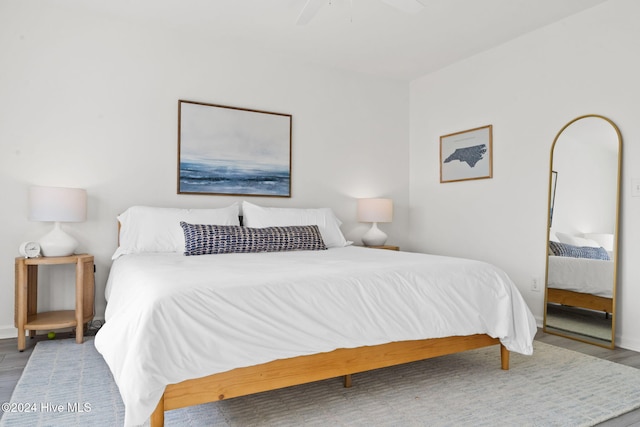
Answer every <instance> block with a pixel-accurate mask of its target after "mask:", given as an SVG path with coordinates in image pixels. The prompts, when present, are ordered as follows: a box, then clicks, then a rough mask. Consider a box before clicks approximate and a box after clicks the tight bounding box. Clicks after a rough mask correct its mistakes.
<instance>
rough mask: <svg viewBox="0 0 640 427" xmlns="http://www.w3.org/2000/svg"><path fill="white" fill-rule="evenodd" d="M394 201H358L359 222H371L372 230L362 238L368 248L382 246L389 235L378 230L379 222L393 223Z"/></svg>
mask: <svg viewBox="0 0 640 427" xmlns="http://www.w3.org/2000/svg"><path fill="white" fill-rule="evenodd" d="M392 219H393V201H392V200H391V199H358V221H360V222H371V223H372V224H371V228H370V229H369V231H367V232H366V233H365V234H364V235H363V236H362V243H364V244H365V245H366V246H381V245H384V243H385V242H386V241H387V235H386V234H385V232H384V231H382V230H380V229H379V228H378V223H379V222H391V220H392Z"/></svg>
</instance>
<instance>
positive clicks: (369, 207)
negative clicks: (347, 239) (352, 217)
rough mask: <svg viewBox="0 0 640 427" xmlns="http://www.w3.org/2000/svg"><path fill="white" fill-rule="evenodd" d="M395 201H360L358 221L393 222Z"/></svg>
mask: <svg viewBox="0 0 640 427" xmlns="http://www.w3.org/2000/svg"><path fill="white" fill-rule="evenodd" d="M392 220H393V201H392V200H391V199H358V221H360V222H391V221H392Z"/></svg>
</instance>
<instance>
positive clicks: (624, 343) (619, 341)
mask: <svg viewBox="0 0 640 427" xmlns="http://www.w3.org/2000/svg"><path fill="white" fill-rule="evenodd" d="M616 347H621V348H625V349H627V350H633V351H637V352H640V341H638V340H634V339H627V338H624V337H620V336H616Z"/></svg>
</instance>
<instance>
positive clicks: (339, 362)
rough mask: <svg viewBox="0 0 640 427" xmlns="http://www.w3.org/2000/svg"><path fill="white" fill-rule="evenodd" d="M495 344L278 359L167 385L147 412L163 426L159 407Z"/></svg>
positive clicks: (431, 342)
mask: <svg viewBox="0 0 640 427" xmlns="http://www.w3.org/2000/svg"><path fill="white" fill-rule="evenodd" d="M496 344H500V341H499V340H498V339H497V338H491V337H490V336H488V335H484V334H478V335H469V336H456V337H446V338H432V339H425V340H417V341H401V342H392V343H388V344H381V345H376V346H367V347H358V348H352V349H345V348H343V349H338V350H334V351H331V352H328V353H319V354H313V355H308V356H299V357H293V358H290V359H280V360H275V361H273V362H268V363H264V364H260V365H255V366H249V367H246V368H238V369H233V370H231V371H227V372H222V373H219V374H214V375H209V376H207V377H202V378H196V379H192V380H186V381H183V382H180V383H177V384H169V385H168V386H167V387H166V388H165V391H164V394H163V396H162V397H161V398H160V401H159V402H158V406H157V407H156V409H155V411H154V412H153V414H151V427H159V426H163V425H164V411H168V410H171V409H178V408H184V407H186V406H192V405H198V404H201V403H207V402H215V401H218V400H223V399H229V398H232V397H239V396H246V395H248V394H253V393H259V392H262V391H268V390H275V389H279V388H284V387H289V386H293V385H299V384H304V383H309V382H313V381H319V380H324V379H328V378H335V377H340V376H344V386H345V387H350V386H351V374H354V373H357V372H364V371H369V370H372V369H378V368H384V367H389V366H394V365H399V364H402V363H408V362H415V361H418V360H423V359H429V358H432V357H438V356H444V355H447V354H453V353H459V352H462V351H466V350H472V349H476V348H481V347H486V346H491V345H496ZM500 357H501V367H502V369H504V370H507V369H509V351H508V350H507V349H506V348H505V347H504V346H503V345H502V344H500Z"/></svg>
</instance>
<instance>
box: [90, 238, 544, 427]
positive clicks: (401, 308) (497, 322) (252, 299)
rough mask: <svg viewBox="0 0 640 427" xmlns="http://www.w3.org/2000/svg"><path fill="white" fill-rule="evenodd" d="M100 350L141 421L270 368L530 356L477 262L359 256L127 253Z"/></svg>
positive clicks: (524, 326)
mask: <svg viewBox="0 0 640 427" xmlns="http://www.w3.org/2000/svg"><path fill="white" fill-rule="evenodd" d="M106 296H107V300H108V305H107V310H106V323H105V325H104V326H103V327H102V328H101V329H100V331H99V332H98V334H97V336H96V339H95V345H96V347H97V349H98V351H100V353H102V355H103V356H104V359H105V360H106V362H107V364H108V365H109V367H110V368H111V371H112V373H113V376H114V378H115V380H116V383H117V384H118V387H119V389H120V393H121V395H122V399H123V401H124V404H125V408H126V414H125V424H126V425H136V424H142V423H144V422H145V421H146V420H147V418H148V417H149V415H150V414H151V412H152V411H153V410H154V408H155V406H156V404H157V402H158V400H159V399H160V397H161V395H162V393H163V390H164V387H165V386H166V385H167V384H171V383H177V382H180V381H183V380H186V379H190V378H197V377H202V376H206V375H210V374H214V373H218V372H224V371H228V370H230V369H234V368H237V367H243V366H250V365H256V364H260V363H265V362H268V361H271V360H275V359H282V358H289V357H294V356H300V355H306V354H313V353H320V352H327V351H331V350H334V349H336V348H352V347H360V346H366V345H375V344H382V343H387V342H392V341H403V340H415V339H423V338H437V337H446V336H454V335H472V334H478V333H486V334H489V335H491V336H492V337H499V338H500V340H501V342H502V343H503V344H504V345H505V346H506V347H507V348H508V349H509V350H511V351H516V352H519V353H523V354H531V353H532V351H533V347H532V341H533V337H534V335H535V332H536V325H535V320H534V318H533V315H532V314H531V312H530V311H529V309H528V307H527V306H526V304H525V302H524V300H523V299H522V296H521V295H520V294H519V292H518V291H517V289H516V287H515V286H514V285H513V283H512V282H511V280H510V279H509V278H508V276H507V275H506V274H505V273H504V272H502V271H501V270H499V269H497V268H495V267H493V266H491V265H489V264H486V263H482V262H477V261H470V260H463V259H457V258H449V257H439V256H431V255H424V254H415V253H407V252H394V251H386V250H375V249H367V248H360V247H345V248H334V249H329V250H326V251H300V252H273V253H260V254H225V255H205V256H192V257H187V256H183V255H180V254H140V255H125V256H123V257H121V258H119V259H118V260H116V261H115V262H114V264H113V267H112V268H111V273H110V276H109V280H108V284H107V289H106Z"/></svg>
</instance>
